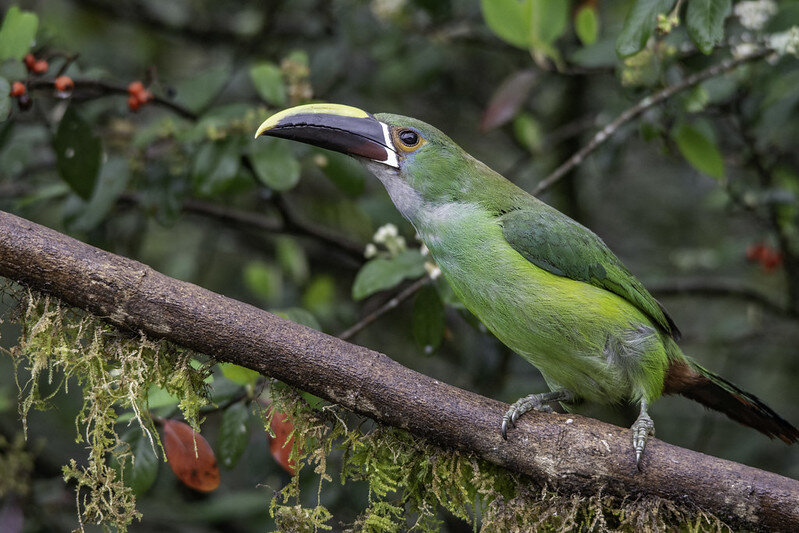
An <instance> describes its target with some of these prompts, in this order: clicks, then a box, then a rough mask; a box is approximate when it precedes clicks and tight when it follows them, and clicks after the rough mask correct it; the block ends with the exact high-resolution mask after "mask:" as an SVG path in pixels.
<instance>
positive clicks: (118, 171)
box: [65, 157, 130, 231]
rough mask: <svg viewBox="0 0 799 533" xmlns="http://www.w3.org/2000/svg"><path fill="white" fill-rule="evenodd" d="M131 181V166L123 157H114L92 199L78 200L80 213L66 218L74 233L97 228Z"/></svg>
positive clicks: (101, 173)
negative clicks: (86, 200)
mask: <svg viewBox="0 0 799 533" xmlns="http://www.w3.org/2000/svg"><path fill="white" fill-rule="evenodd" d="M129 179H130V164H129V163H128V161H127V159H123V158H122V157H112V158H109V160H108V161H106V163H105V164H104V165H103V168H102V170H101V171H100V176H99V178H98V179H97V184H96V186H95V188H94V192H93V194H92V197H91V199H90V200H89V201H88V202H83V201H80V200H78V203H79V204H80V205H79V206H78V212H76V213H73V214H72V215H71V216H65V218H66V221H67V224H68V225H69V228H70V230H72V231H89V230H92V229H94V228H95V227H97V225H98V224H100V222H102V221H103V220H104V219H105V218H106V216H107V215H108V214H109V213H110V212H111V210H112V209H113V208H114V206H115V205H116V202H117V199H118V198H119V196H120V195H121V194H122V193H123V192H125V188H126V187H127V185H128V180H129Z"/></svg>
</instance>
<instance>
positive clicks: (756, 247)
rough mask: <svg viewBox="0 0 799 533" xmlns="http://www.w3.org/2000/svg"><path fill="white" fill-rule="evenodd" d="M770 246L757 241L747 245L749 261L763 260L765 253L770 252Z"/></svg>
mask: <svg viewBox="0 0 799 533" xmlns="http://www.w3.org/2000/svg"><path fill="white" fill-rule="evenodd" d="M768 250H769V248H768V246H766V245H765V244H763V243H762V242H756V243H754V244H750V245H749V246H747V247H746V259H747V261H753V262H754V261H762V260H763V256H764V254H766V253H768Z"/></svg>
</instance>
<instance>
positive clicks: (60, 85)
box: [55, 76, 75, 93]
mask: <svg viewBox="0 0 799 533" xmlns="http://www.w3.org/2000/svg"><path fill="white" fill-rule="evenodd" d="M74 88H75V82H74V81H72V78H70V77H69V76H59V77H57V78H56V79H55V90H56V91H58V92H62V93H66V92H69V91H71V90H72V89H74Z"/></svg>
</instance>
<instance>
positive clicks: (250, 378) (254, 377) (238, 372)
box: [219, 363, 261, 387]
mask: <svg viewBox="0 0 799 533" xmlns="http://www.w3.org/2000/svg"><path fill="white" fill-rule="evenodd" d="M219 369H220V370H222V375H223V376H225V377H226V378H228V379H229V380H230V381H232V382H233V383H236V384H238V385H241V386H242V387H246V386H248V385H250V386H252V385H255V383H256V382H257V381H258V378H259V377H261V374H259V373H258V372H256V371H255V370H252V369H249V368H245V367H243V366H239V365H234V364H233V363H219Z"/></svg>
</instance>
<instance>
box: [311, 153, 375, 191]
mask: <svg viewBox="0 0 799 533" xmlns="http://www.w3.org/2000/svg"><path fill="white" fill-rule="evenodd" d="M314 153H315V154H316V155H315V160H316V161H317V164H319V167H320V168H321V169H322V172H324V173H325V175H326V176H327V177H328V178H330V181H332V182H333V183H334V184H335V185H336V187H338V188H339V189H341V191H342V192H344V194H346V195H347V196H349V197H350V198H357V197H358V196H360V195H361V194H363V190H364V187H365V186H366V180H367V179H368V176H369V173H368V172H367V171H366V169H364V167H363V165H361V164H360V163H358V162H357V161H355V160H354V159H353V158H351V157H349V156H346V155H344V154H337V153H335V152H330V151H329V150H314Z"/></svg>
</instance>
